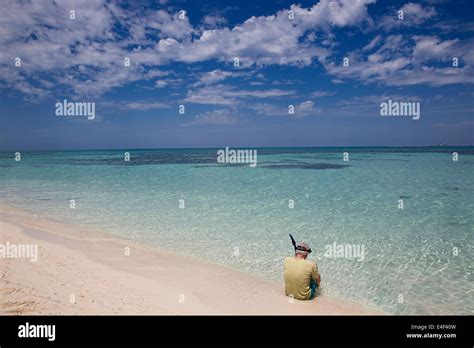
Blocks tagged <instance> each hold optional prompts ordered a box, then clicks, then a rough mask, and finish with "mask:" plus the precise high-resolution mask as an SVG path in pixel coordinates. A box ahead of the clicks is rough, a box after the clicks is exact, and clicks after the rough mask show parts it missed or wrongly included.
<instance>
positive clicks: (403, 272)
mask: <svg viewBox="0 0 474 348" xmlns="http://www.w3.org/2000/svg"><path fill="white" fill-rule="evenodd" d="M218 150H219V149H176V150H170V149H159V150H140V149H135V150H133V149H128V150H96V151H45V152H41V151H32V152H28V151H25V152H23V151H21V161H15V151H11V152H0V168H1V170H0V183H1V185H0V199H1V202H2V203H5V204H8V205H11V206H14V207H18V208H22V209H27V210H30V211H32V212H34V213H37V214H40V215H42V216H45V217H49V218H54V219H57V220H60V221H63V222H66V223H72V224H76V225H80V226H83V227H86V228H90V229H94V230H101V231H104V232H108V233H111V234H114V235H117V236H120V237H125V238H132V239H134V240H137V241H140V242H142V243H145V244H148V245H152V246H156V247H159V248H161V249H165V250H170V251H174V252H176V253H178V254H187V255H190V256H193V257H195V258H196V259H201V260H206V261H211V262H215V263H219V264H223V265H226V266H229V267H232V268H235V269H238V270H240V271H243V272H248V273H252V274H255V275H257V276H259V277H263V278H267V279H270V280H274V281H279V282H281V283H282V287H283V277H282V271H283V267H282V266H283V258H284V257H285V256H288V255H291V254H292V253H293V247H292V245H291V242H290V239H289V237H288V234H289V233H291V234H292V235H293V236H294V237H295V239H296V240H297V241H306V242H307V243H309V244H310V245H311V247H312V249H313V253H312V254H311V255H310V259H312V260H315V261H316V262H317V264H318V267H319V271H320V273H321V277H322V288H321V290H322V292H323V293H324V294H327V295H331V296H336V297H343V298H348V299H352V300H354V301H357V302H360V303H362V304H366V305H369V306H373V307H376V308H380V309H382V310H383V311H385V312H387V313H391V314H473V313H474V290H473V289H474V274H473V271H474V267H473V265H474V248H473V241H474V221H473V215H474V214H473V212H474V175H473V173H474V147H459V148H452V147H414V148H406V147H402V148H394V147H387V148H384V147H372V148H361V147H356V148H350V147H347V148H258V149H256V150H257V158H258V163H257V165H256V166H255V167H252V166H250V165H249V164H245V163H244V164H229V163H227V164H225V163H218V162H217V160H216V159H217V151H218ZM125 152H129V153H130V161H125V160H124V153H125ZM344 152H347V155H348V161H344V160H343V157H344V155H343V153H344ZM453 152H457V153H458V155H459V158H458V161H453V155H452V153H453ZM71 200H74V201H71ZM72 202H73V203H72ZM71 205H75V208H74V209H72V208H71ZM341 248H342V249H341ZM351 250H352V251H353V253H352V254H351V253H350V251H351ZM361 252H362V253H361Z"/></svg>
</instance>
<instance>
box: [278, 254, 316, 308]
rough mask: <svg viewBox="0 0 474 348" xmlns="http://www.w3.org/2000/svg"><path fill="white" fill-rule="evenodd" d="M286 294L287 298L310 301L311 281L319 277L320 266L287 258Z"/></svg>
mask: <svg viewBox="0 0 474 348" xmlns="http://www.w3.org/2000/svg"><path fill="white" fill-rule="evenodd" d="M283 277H284V278H285V293H286V296H290V295H293V297H294V298H296V299H297V300H309V297H310V296H311V288H310V287H309V284H310V280H311V279H313V280H316V278H317V277H318V266H316V263H314V262H311V261H308V260H303V259H297V258H296V257H287V258H285V271H284V273H283Z"/></svg>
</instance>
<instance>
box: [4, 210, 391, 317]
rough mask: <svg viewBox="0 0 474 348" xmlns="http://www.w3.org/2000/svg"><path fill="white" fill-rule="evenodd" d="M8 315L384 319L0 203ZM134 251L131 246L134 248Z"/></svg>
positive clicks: (346, 303) (330, 299) (375, 311)
mask: <svg viewBox="0 0 474 348" xmlns="http://www.w3.org/2000/svg"><path fill="white" fill-rule="evenodd" d="M6 242H9V243H10V244H34V245H38V252H39V254H38V260H37V261H36V262H34V261H30V260H29V259H26V258H1V259H0V262H1V263H2V267H1V269H0V314H1V315H35V314H47V315H54V314H60V315H66V314H70V315H93V314H97V315H104V314H119V315H127V314H128V315H130V314H132V315H133V314H146V315H153V314H154V315H177V314H181V315H182V314H184V315H231V314H234V315H259V314H262V315H374V314H375V315H383V314H385V313H384V312H382V311H380V310H378V309H374V308H370V307H367V306H364V305H362V304H359V303H356V302H353V301H351V300H347V299H340V298H334V297H330V296H326V295H324V294H323V295H319V296H317V297H316V299H315V300H313V301H298V300H293V302H292V303H290V301H289V298H288V297H287V296H285V294H284V284H283V281H282V283H281V284H280V283H277V282H272V281H269V280H265V279H263V278H260V277H257V276H255V275H252V274H248V273H244V272H241V271H239V270H236V269H233V268H230V267H227V266H224V265H219V264H214V263H210V262H205V261H200V260H196V259H193V258H192V257H190V256H187V255H186V256H182V255H178V254H175V253H173V252H169V251H165V250H161V249H159V248H155V247H151V246H147V245H144V244H140V243H139V242H136V241H132V240H127V239H123V238H120V237H116V236H113V235H111V234H107V233H104V232H97V231H90V230H86V229H83V228H81V227H78V226H73V225H69V224H65V223H62V222H59V221H55V220H52V219H48V218H44V217H40V216H36V215H35V214H32V213H30V212H28V211H26V210H22V209H18V208H13V207H10V206H8V205H5V204H0V244H5V243H6ZM127 248H128V249H127Z"/></svg>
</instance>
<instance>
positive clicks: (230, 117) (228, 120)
mask: <svg viewBox="0 0 474 348" xmlns="http://www.w3.org/2000/svg"><path fill="white" fill-rule="evenodd" d="M238 122H239V117H238V116H236V114H235V111H234V110H231V109H218V110H214V111H209V112H206V113H203V114H199V115H197V116H195V117H194V119H193V120H192V121H191V122H189V123H186V124H184V126H205V125H214V126H231V125H235V124H237V123H238Z"/></svg>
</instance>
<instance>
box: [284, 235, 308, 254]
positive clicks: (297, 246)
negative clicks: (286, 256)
mask: <svg viewBox="0 0 474 348" xmlns="http://www.w3.org/2000/svg"><path fill="white" fill-rule="evenodd" d="M289 235H290V238H291V243H292V244H293V248H295V254H296V251H297V250H300V251H306V252H307V253H308V254H310V253H311V251H312V250H311V248H308V249H306V248H305V247H304V246H302V245H297V244H296V241H295V239H294V238H293V236H292V235H291V233H289Z"/></svg>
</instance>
